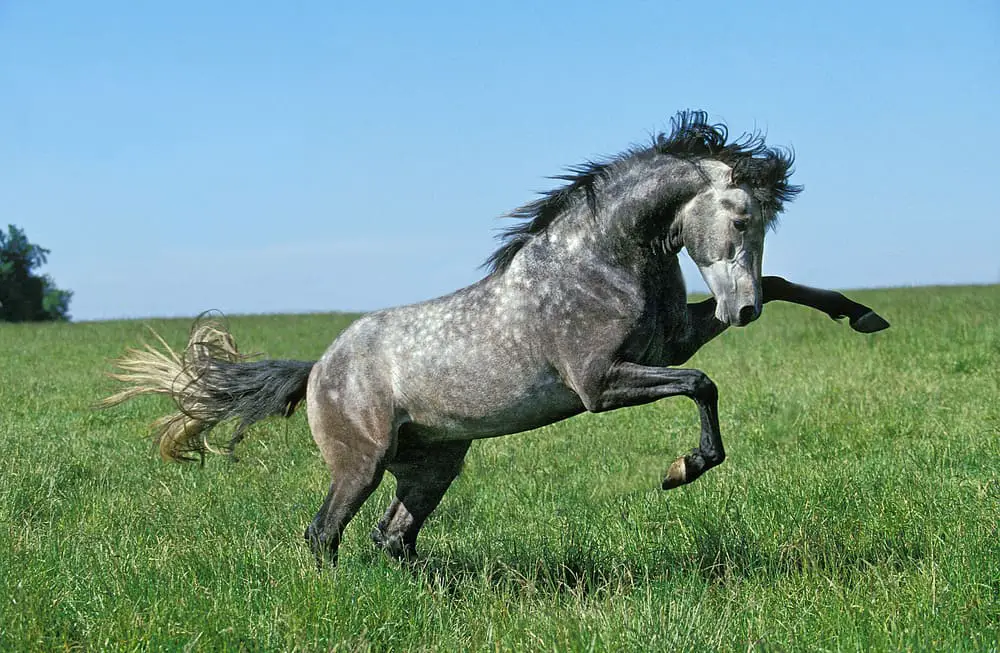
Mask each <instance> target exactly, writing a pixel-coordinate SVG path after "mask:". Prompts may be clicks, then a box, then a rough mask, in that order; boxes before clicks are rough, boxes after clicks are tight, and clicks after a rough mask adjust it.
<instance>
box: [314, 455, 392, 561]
mask: <svg viewBox="0 0 1000 653" xmlns="http://www.w3.org/2000/svg"><path fill="white" fill-rule="evenodd" d="M351 463H355V464H354V465H352V464H351ZM384 471H385V467H384V464H383V462H382V460H381V459H379V460H377V461H373V460H370V459H369V460H368V461H363V460H361V459H360V458H348V459H347V460H346V461H345V462H344V464H338V465H337V466H336V467H335V468H334V469H333V470H332V471H331V474H332V476H333V480H332V482H331V483H330V490H329V491H328V492H327V495H326V500H324V501H323V505H322V506H321V507H320V509H319V512H317V513H316V517H315V518H313V521H312V523H311V524H309V526H308V528H306V533H305V538H306V541H307V542H309V547H310V548H311V549H312V552H313V555H315V556H316V566H317V567H319V568H320V569H322V568H323V562H324V560H329V562H330V564H331V565H336V564H337V551H338V549H339V548H340V539H341V537H342V536H343V534H344V529H345V528H346V527H347V524H348V522H350V521H351V518H352V517H354V515H355V513H357V511H358V510H359V509H360V508H361V505H362V504H363V503H364V502H365V500H366V499H367V498H368V497H369V496H370V495H371V493H372V492H373V491H374V490H375V488H377V487H378V485H379V483H380V482H381V481H382V475H383V473H384Z"/></svg>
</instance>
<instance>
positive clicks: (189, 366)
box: [97, 316, 315, 462]
mask: <svg viewBox="0 0 1000 653" xmlns="http://www.w3.org/2000/svg"><path fill="white" fill-rule="evenodd" d="M150 331H151V332H152V333H153V336H154V337H155V338H156V340H157V341H158V342H159V345H160V347H159V348H158V347H155V346H152V345H149V344H147V345H146V346H145V347H144V348H143V349H129V350H127V351H126V352H125V355H124V356H122V358H120V359H118V360H117V361H115V364H116V365H117V367H118V369H119V370H120V371H118V372H115V373H109V374H108V376H110V377H111V378H113V379H116V380H118V381H122V382H124V383H127V384H128V385H129V387H127V388H125V389H123V390H122V391H120V392H118V393H116V394H113V395H111V396H110V397H108V398H106V399H104V400H102V401H101V402H99V403H98V405H97V407H98V408H108V407H111V406H116V405H118V404H120V403H123V402H125V401H128V400H129V399H132V398H134V397H138V396H139V395H144V394H165V395H169V396H170V398H171V399H173V400H174V403H175V404H176V405H177V412H175V413H172V414H169V415H165V416H164V417H161V418H160V419H158V420H156V421H155V422H153V430H154V436H153V437H154V441H155V442H156V444H157V445H158V446H159V449H160V455H161V456H163V458H164V459H167V460H179V461H181V460H183V461H191V460H196V459H195V458H193V457H192V456H191V454H197V455H198V459H200V460H201V461H202V462H204V459H205V452H211V453H222V454H231V453H232V450H233V447H234V446H235V445H236V444H237V443H239V441H240V440H242V439H243V435H244V431H245V430H246V428H247V427H248V426H250V425H251V424H253V423H254V422H258V421H260V420H262V419H264V418H265V417H269V416H271V415H281V416H284V417H289V416H290V415H291V414H292V412H294V410H295V407H296V406H297V405H298V403H299V402H300V401H302V399H303V398H304V397H305V394H306V386H307V384H308V383H309V372H310V371H311V370H312V368H313V365H315V363H314V362H307V361H295V360H258V361H251V360H248V359H249V358H251V356H247V355H244V354H241V353H240V352H239V350H238V349H237V348H236V342H235V341H234V340H233V337H232V335H231V334H230V333H229V330H228V329H227V328H226V326H225V325H224V324H223V323H222V322H221V321H220V320H218V319H208V318H205V317H204V316H202V317H199V318H198V319H197V320H196V321H195V323H194V325H193V326H192V327H191V337H190V338H189V340H188V344H187V347H186V348H185V349H184V351H183V352H181V353H180V354H178V353H177V352H175V351H174V350H173V349H171V348H170V345H168V344H167V343H166V342H165V341H164V340H163V338H161V337H160V336H159V335H158V334H157V333H156V332H155V331H152V329H150ZM233 418H236V419H239V423H238V425H237V427H236V432H235V433H234V434H233V437H232V439H231V440H230V441H229V443H228V444H227V445H225V446H224V447H222V448H221V449H220V448H217V447H214V446H212V445H211V444H210V443H209V441H208V432H209V431H210V430H211V429H212V427H214V426H215V425H216V424H218V423H219V422H222V421H225V420H228V419H233Z"/></svg>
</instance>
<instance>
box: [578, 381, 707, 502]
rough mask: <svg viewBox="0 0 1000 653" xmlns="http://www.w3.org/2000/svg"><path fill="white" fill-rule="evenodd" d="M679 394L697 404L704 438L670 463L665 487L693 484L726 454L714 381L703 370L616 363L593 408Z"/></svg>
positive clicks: (610, 407) (638, 402)
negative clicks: (689, 450) (684, 454)
mask: <svg viewBox="0 0 1000 653" xmlns="http://www.w3.org/2000/svg"><path fill="white" fill-rule="evenodd" d="M678 395H683V396H685V397H690V398H691V399H692V400H694V402H695V404H697V405H698V412H699V413H700V414H701V438H700V441H699V444H698V446H697V447H696V448H695V449H692V450H691V453H689V454H687V455H686V456H682V457H680V458H678V459H677V460H675V461H674V462H673V464H672V465H670V469H669V470H667V473H666V475H665V477H664V479H663V489H664V490H669V489H671V488H675V487H677V486H678V485H684V484H685V483H690V482H691V481H693V480H695V479H696V478H698V477H699V476H701V475H702V474H703V473H704V472H705V471H706V470H708V469H711V468H712V467H715V466H716V465H718V464H720V463H721V462H722V461H723V460H724V459H725V457H726V452H725V449H724V448H723V446H722V433H721V432H720V430H719V391H718V389H717V388H716V386H715V383H713V382H712V380H711V379H710V378H708V375H706V374H705V373H704V372H702V371H701V370H691V369H676V368H670V367H648V366H645V365H636V364H635V363H617V364H615V365H614V366H613V367H612V369H611V371H610V372H609V374H608V376H607V377H606V379H605V384H604V389H603V391H602V392H601V393H600V395H599V396H598V397H597V400H596V402H595V405H594V406H593V407H592V410H593V411H594V412H600V411H605V410H614V409H616V408H624V407H625V406H637V405H640V404H646V403H649V402H651V401H656V400H657V399H663V398H665V397H675V396H678Z"/></svg>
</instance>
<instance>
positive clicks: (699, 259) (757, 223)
mask: <svg viewBox="0 0 1000 653" xmlns="http://www.w3.org/2000/svg"><path fill="white" fill-rule="evenodd" d="M702 166H703V168H702V169H703V171H704V173H705V175H706V178H707V180H708V182H709V183H708V184H707V185H705V186H704V187H703V188H702V190H701V191H700V192H699V193H698V194H697V195H695V196H694V198H692V199H691V200H690V201H688V202H687V203H686V204H685V205H684V206H683V207H681V209H680V211H679V212H678V214H677V217H676V218H675V225H676V230H677V235H678V236H679V237H680V240H681V241H682V244H683V246H684V247H686V248H687V251H688V254H689V255H690V256H691V259H692V260H693V261H694V262H695V264H696V265H697V266H698V269H699V270H700V271H701V276H702V277H704V279H705V283H707V284H708V288H709V290H711V291H712V295H714V296H715V300H716V302H717V306H716V309H715V317H717V318H718V319H719V320H721V321H722V322H725V323H726V324H730V325H733V326H746V325H747V324H749V323H750V322H752V321H754V320H756V319H757V318H758V317H759V316H760V312H761V308H762V307H763V297H762V293H761V286H760V275H761V259H762V258H763V255H764V232H765V231H766V221H765V216H764V215H763V214H762V208H761V205H760V203H759V202H758V201H757V199H756V198H755V197H754V194H753V191H752V189H751V188H750V187H749V186H748V185H746V184H743V185H737V184H734V183H733V182H732V174H731V173H732V170H731V168H730V167H729V166H727V165H725V164H722V163H719V162H717V161H709V162H705V163H703V164H702Z"/></svg>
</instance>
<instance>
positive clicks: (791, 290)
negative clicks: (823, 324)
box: [761, 277, 889, 333]
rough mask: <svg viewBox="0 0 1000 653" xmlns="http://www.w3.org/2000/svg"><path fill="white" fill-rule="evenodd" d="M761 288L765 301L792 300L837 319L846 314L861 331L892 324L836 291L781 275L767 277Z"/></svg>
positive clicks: (867, 331) (855, 327)
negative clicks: (788, 279)
mask: <svg viewBox="0 0 1000 653" xmlns="http://www.w3.org/2000/svg"><path fill="white" fill-rule="evenodd" d="M761 290H762V291H763V293H764V302H765V303H766V302H773V301H783V302H791V303H792V304H800V305H802V306H808V307H810V308H815V309H816V310H818V311H823V312H824V313H826V314H827V315H829V316H830V317H832V318H833V319H835V320H839V319H842V318H845V317H846V318H848V320H849V322H850V325H851V328H852V329H854V330H855V331H859V332H861V333H874V332H876V331H881V330H882V329H888V328H889V323H888V322H887V321H886V320H885V319H884V318H882V316H880V315H879V314H878V313H876V312H875V311H873V310H872V309H870V308H868V307H867V306H865V305H864V304H859V303H858V302H855V301H851V300H850V299H848V298H847V297H844V296H843V295H842V294H840V293H839V292H835V291H833V290H822V289H820V288H810V287H809V286H801V285H799V284H797V283H792V282H791V281H787V280H786V279H782V278H781V277H763V278H762V279H761Z"/></svg>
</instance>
